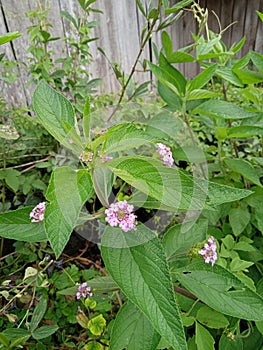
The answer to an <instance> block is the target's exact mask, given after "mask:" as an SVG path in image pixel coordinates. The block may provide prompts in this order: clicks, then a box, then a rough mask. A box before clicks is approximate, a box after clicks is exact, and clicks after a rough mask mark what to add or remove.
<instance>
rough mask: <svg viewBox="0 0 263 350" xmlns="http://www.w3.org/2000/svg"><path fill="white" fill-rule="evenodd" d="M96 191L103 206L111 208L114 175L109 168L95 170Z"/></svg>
mask: <svg viewBox="0 0 263 350" xmlns="http://www.w3.org/2000/svg"><path fill="white" fill-rule="evenodd" d="M92 180H93V185H94V190H95V192H96V195H97V196H98V198H99V200H100V202H101V204H102V205H103V206H104V207H108V206H109V201H108V198H109V196H110V194H111V191H112V185H113V181H114V175H113V173H112V172H111V170H110V169H108V168H95V169H94V171H93V173H92Z"/></svg>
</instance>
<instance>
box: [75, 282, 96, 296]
mask: <svg viewBox="0 0 263 350" xmlns="http://www.w3.org/2000/svg"><path fill="white" fill-rule="evenodd" d="M87 295H88V296H90V297H92V295H93V293H92V291H91V287H89V286H88V284H87V282H84V283H82V284H81V285H80V286H79V287H78V291H77V294H76V298H77V299H80V298H81V297H82V298H87Z"/></svg>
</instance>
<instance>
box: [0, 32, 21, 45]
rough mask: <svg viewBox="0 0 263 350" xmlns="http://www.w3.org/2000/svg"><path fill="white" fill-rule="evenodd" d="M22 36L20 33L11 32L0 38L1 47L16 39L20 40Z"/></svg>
mask: <svg viewBox="0 0 263 350" xmlns="http://www.w3.org/2000/svg"><path fill="white" fill-rule="evenodd" d="M21 35H22V34H21V33H19V32H11V33H6V34H5V35H1V36H0V45H3V44H5V43H7V42H9V41H11V40H14V39H16V38H19V37H20V36H21Z"/></svg>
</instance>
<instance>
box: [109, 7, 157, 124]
mask: <svg viewBox="0 0 263 350" xmlns="http://www.w3.org/2000/svg"><path fill="white" fill-rule="evenodd" d="M161 4H162V0H159V1H158V8H157V11H158V13H159V14H160V9H161ZM158 19H159V16H158V17H157V18H154V19H153V20H152V23H151V24H150V26H149V29H148V32H147V35H146V36H145V39H144V40H143V41H142V43H141V47H140V50H139V52H138V54H137V57H136V59H135V62H134V64H133V66H132V69H131V72H130V74H129V76H128V79H127V80H126V83H125V84H124V85H123V86H122V89H121V94H120V97H119V100H118V102H117V105H116V107H115V108H114V110H113V112H112V113H111V115H110V116H109V118H108V120H107V121H110V120H111V118H112V117H113V115H114V114H115V113H116V112H117V110H118V109H119V107H120V104H121V102H122V100H123V97H124V94H125V91H126V89H127V87H128V85H129V83H130V81H131V78H132V77H133V74H134V73H135V69H136V66H137V64H138V62H139V59H140V57H141V55H142V53H143V50H144V48H145V45H146V44H147V42H148V41H149V39H150V38H151V36H152V33H153V31H154V27H155V24H156V22H157V20H158Z"/></svg>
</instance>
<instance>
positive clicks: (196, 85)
mask: <svg viewBox="0 0 263 350" xmlns="http://www.w3.org/2000/svg"><path fill="white" fill-rule="evenodd" d="M216 67H217V65H216V64H213V65H211V66H210V67H207V68H206V69H204V70H203V72H201V73H200V74H198V75H197V76H196V77H194V79H192V80H191V81H189V82H187V90H188V91H189V92H191V91H194V90H197V89H202V87H204V86H205V85H206V84H207V83H208V82H209V81H210V79H211V78H212V77H213V75H214V73H215V71H216Z"/></svg>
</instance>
